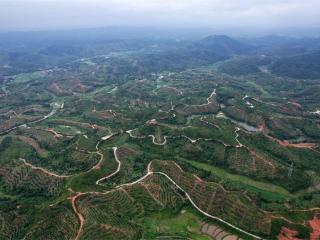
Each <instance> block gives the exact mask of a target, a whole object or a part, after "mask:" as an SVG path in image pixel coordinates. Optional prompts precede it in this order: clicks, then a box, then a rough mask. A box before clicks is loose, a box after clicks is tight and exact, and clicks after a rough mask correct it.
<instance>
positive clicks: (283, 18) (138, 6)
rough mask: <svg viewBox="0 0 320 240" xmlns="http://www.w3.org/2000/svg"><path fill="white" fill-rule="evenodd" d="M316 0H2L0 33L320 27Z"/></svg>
mask: <svg viewBox="0 0 320 240" xmlns="http://www.w3.org/2000/svg"><path fill="white" fill-rule="evenodd" d="M319 12H320V0H0V31H16V30H51V29H70V28H91V27H108V26H133V27H161V28H176V27H179V28H189V27H190V28H218V29H223V28H226V29H227V28H242V29H282V28H318V27H320V14H319Z"/></svg>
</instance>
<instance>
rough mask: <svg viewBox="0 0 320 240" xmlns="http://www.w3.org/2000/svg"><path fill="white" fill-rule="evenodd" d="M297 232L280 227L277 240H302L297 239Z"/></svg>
mask: <svg viewBox="0 0 320 240" xmlns="http://www.w3.org/2000/svg"><path fill="white" fill-rule="evenodd" d="M297 235H298V231H296V230H292V229H290V228H287V227H282V228H281V230H280V233H279V235H278V240H302V239H300V238H297V237H296V236H297Z"/></svg>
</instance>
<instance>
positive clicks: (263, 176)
mask: <svg viewBox="0 0 320 240" xmlns="http://www.w3.org/2000/svg"><path fill="white" fill-rule="evenodd" d="M222 43H223V44H222ZM149 44H150V45H149ZM162 44H163V45H161V44H160V45H159V46H156V45H154V42H145V43H144V44H142V45H143V46H142V45H139V46H138V45H137V46H136V47H134V48H133V47H124V46H123V48H124V49H118V48H116V47H110V48H111V49H112V51H111V50H110V49H109V50H108V49H107V46H105V48H101V46H100V45H94V44H93V45H92V46H91V51H88V52H90V53H91V54H89V53H88V56H86V57H84V56H82V57H81V58H76V57H75V56H70V59H69V60H70V61H69V60H68V59H65V57H66V56H65V55H63V56H60V58H61V59H60V61H59V65H55V64H52V65H50V67H48V66H46V67H44V66H42V65H41V66H40V67H38V68H37V69H33V68H32V69H29V70H28V71H26V72H24V73H21V72H20V71H21V66H20V67H19V68H18V67H17V66H18V65H17V66H16V67H15V68H14V65H13V67H12V68H14V69H12V72H11V73H10V74H9V73H8V72H2V74H3V75H5V79H6V80H5V81H4V82H3V93H2V94H1V95H0V239H12V240H13V239H30V240H31V239H75V240H89V239H97V240H98V239H196V240H197V239H198V240H204V239H207V240H208V239H218V240H236V239H319V236H318V235H317V233H318V232H319V231H320V229H319V224H318V216H319V213H320V209H319V206H320V194H319V191H320V173H319V172H320V163H319V159H320V114H319V109H320V106H319V98H318V90H319V84H320V81H319V80H318V79H314V78H313V79H312V80H310V81H307V80H305V79H304V80H302V79H297V78H288V77H283V76H280V75H277V72H279V71H280V70H279V69H278V70H277V71H276V72H275V73H273V72H272V69H271V68H270V69H269V68H268V67H271V66H273V65H272V64H274V62H273V61H274V59H273V58H272V57H270V58H267V59H264V58H263V57H261V56H260V57H257V56H255V55H254V54H256V53H257V52H259V51H262V50H261V49H256V51H255V52H254V53H252V48H250V47H249V48H248V46H247V45H243V44H242V43H241V42H238V41H235V40H230V39H229V38H224V37H216V38H215V37H211V38H206V39H204V40H202V41H200V42H197V43H193V44H191V45H190V43H189V45H188V44H187V43H181V47H180V48H179V49H178V50H177V49H176V48H174V49H175V50H172V48H170V47H164V46H166V45H165V44H169V43H162ZM137 48H138V49H137ZM92 49H94V51H93V50H92ZM219 49H220V50H221V49H222V50H223V51H222V50H221V51H219ZM188 50H190V51H192V54H193V55H192V54H191V53H190V52H188ZM92 52H93V53H92ZM99 53H101V54H99ZM79 54H80V53H79ZM239 54H241V55H242V56H238V57H239V58H237V57H236V56H235V55H239ZM250 54H251V55H250ZM252 54H253V55H254V56H252ZM243 55H245V56H243ZM168 56H170V57H168ZM48 58H49V56H48ZM261 58H263V59H261ZM58 59H59V58H58ZM51 60H52V59H51ZM48 62H50V61H49V60H48ZM173 63H175V64H173ZM17 64H18V63H17ZM19 64H21V63H19ZM239 64H240V67H241V66H243V67H244V66H247V68H248V69H240V70H241V71H240V70H239V69H238V68H239ZM242 64H243V65H242ZM13 70H15V71H13ZM290 76H291V75H290ZM294 76H296V74H295V75H294ZM311 236H312V237H311Z"/></svg>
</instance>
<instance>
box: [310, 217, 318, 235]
mask: <svg viewBox="0 0 320 240" xmlns="http://www.w3.org/2000/svg"><path fill="white" fill-rule="evenodd" d="M309 224H310V226H311V228H312V233H311V234H310V240H319V239H320V219H319V218H318V216H317V215H314V217H313V219H312V220H311V221H309Z"/></svg>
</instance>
